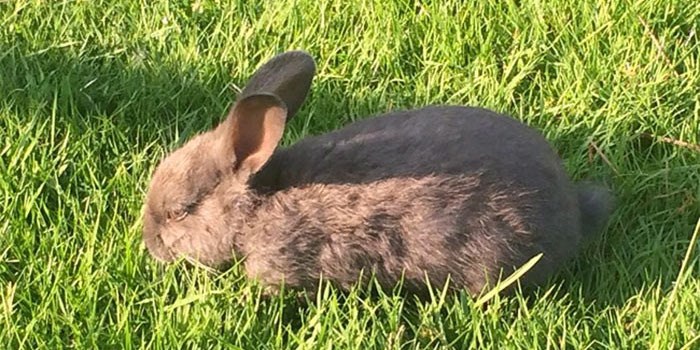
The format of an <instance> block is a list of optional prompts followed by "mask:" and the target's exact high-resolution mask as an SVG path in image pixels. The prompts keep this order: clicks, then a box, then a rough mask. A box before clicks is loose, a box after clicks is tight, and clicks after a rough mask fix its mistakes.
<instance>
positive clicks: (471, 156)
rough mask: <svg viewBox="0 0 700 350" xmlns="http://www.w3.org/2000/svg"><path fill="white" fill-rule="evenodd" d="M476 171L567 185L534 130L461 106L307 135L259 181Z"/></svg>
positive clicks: (427, 109)
mask: <svg viewBox="0 0 700 350" xmlns="http://www.w3.org/2000/svg"><path fill="white" fill-rule="evenodd" d="M477 169H488V170H489V171H490V176H492V177H503V180H508V179H517V180H520V181H526V182H532V186H535V187H543V186H546V185H547V184H552V183H555V186H558V185H560V182H567V176H566V173H565V172H564V170H563V169H562V168H561V165H560V162H559V158H558V157H557V155H556V154H555V152H554V151H553V149H552V148H551V147H550V145H549V144H548V143H547V141H546V140H545V139H544V138H543V137H542V136H541V135H540V134H539V133H538V132H537V131H536V130H534V129H532V128H530V127H529V126H527V125H525V124H523V123H521V122H519V121H517V120H515V119H513V118H511V117H508V116H504V115H502V114H499V113H496V112H493V111H490V110H487V109H483V108H477V107H461V106H431V107H425V108H421V109H416V110H407V111H398V112H391V113H387V114H384V115H380V116H376V117H371V118H367V119H363V120H360V121H357V122H354V123H351V124H349V125H347V126H345V127H343V128H341V129H338V130H335V131H332V132H329V133H326V134H322V135H318V136H311V137H307V138H305V139H302V140H301V141H299V142H297V143H296V144H294V145H292V146H290V147H288V148H285V149H281V150H279V151H278V152H276V154H275V155H273V157H272V158H271V159H270V161H269V162H268V164H267V165H266V167H265V168H264V169H263V171H262V172H261V174H260V176H259V178H260V179H263V180H261V181H262V182H267V183H274V185H275V186H277V188H278V189H280V188H286V187H290V186H298V185H300V184H309V183H367V182H372V181H377V180H382V179H388V178H392V177H397V176H410V177H420V176H426V175H430V174H443V175H447V174H449V175H459V174H463V173H465V172H466V171H475V170H477Z"/></svg>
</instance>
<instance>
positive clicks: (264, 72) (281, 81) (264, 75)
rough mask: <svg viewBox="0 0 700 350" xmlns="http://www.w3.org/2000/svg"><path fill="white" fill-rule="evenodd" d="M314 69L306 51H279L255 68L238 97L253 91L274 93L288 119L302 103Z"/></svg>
mask: <svg viewBox="0 0 700 350" xmlns="http://www.w3.org/2000/svg"><path fill="white" fill-rule="evenodd" d="M315 73H316V63H315V62H314V59H313V58H312V57H311V55H309V54H308V53H306V52H304V51H287V52H283V53H281V54H278V55H277V56H275V57H273V58H271V59H270V60H269V61H267V62H266V63H265V64H263V65H262V66H260V68H258V70H257V71H255V73H254V74H253V76H252V77H250V79H249V80H248V83H247V84H246V86H245V88H244V89H243V91H241V94H240V96H239V100H240V99H244V98H246V97H248V96H250V95H255V94H264V93H267V94H274V95H276V96H278V97H279V98H280V99H281V100H282V101H283V102H284V103H285V105H286V106H287V121H289V120H290V119H292V117H294V114H295V113H296V112H297V111H298V110H299V108H300V107H301V105H302V104H303V103H304V100H305V99H306V95H307V94H308V92H309V89H310V87H311V81H312V80H313V77H314V74H315Z"/></svg>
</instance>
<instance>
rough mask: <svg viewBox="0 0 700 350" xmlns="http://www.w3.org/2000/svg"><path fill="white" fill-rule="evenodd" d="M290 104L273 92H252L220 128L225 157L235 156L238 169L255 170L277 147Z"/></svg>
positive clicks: (263, 163) (250, 172)
mask: <svg viewBox="0 0 700 350" xmlns="http://www.w3.org/2000/svg"><path fill="white" fill-rule="evenodd" d="M286 118H287V107H286V105H285V104H284V102H282V101H281V100H280V99H279V98H278V97H277V96H275V95H273V94H255V95H249V96H247V97H245V98H243V99H241V100H239V101H238V102H236V104H235V105H234V106H233V108H232V109H231V112H230V113H229V116H228V118H227V119H226V120H225V121H224V122H223V123H222V124H221V125H220V126H219V127H218V128H217V131H216V132H217V134H218V135H217V136H218V138H219V140H220V146H221V148H220V152H221V153H220V154H221V155H222V156H223V158H222V159H224V160H227V159H228V160H230V159H231V155H232V154H233V156H234V157H235V163H234V164H235V169H236V170H237V171H238V172H240V173H245V174H252V173H255V172H257V171H258V170H260V168H262V166H263V165H265V163H266V162H267V161H268V159H269V158H270V156H272V153H273V152H274V151H275V148H276V147H277V144H278V143H279V141H280V139H281V138H282V133H283V132H284V125H285V120H286Z"/></svg>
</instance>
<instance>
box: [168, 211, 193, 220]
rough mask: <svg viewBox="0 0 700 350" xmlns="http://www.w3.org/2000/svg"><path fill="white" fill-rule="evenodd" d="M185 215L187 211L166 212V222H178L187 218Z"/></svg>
mask: <svg viewBox="0 0 700 350" xmlns="http://www.w3.org/2000/svg"><path fill="white" fill-rule="evenodd" d="M187 214H188V213H187V211H186V210H182V209H176V210H171V211H168V213H167V217H168V221H180V220H182V219H184V218H185V217H186V216H187Z"/></svg>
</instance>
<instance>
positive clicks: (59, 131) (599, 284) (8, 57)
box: [0, 0, 700, 349]
mask: <svg viewBox="0 0 700 350" xmlns="http://www.w3.org/2000/svg"><path fill="white" fill-rule="evenodd" d="M144 3H145V2H144ZM699 30H700V2H698V1H694V0H680V1H675V0H671V1H662V0H645V1H638V2H634V1H612V2H607V1H605V2H604V1H579V2H576V1H563V0H556V1H551V2H549V3H544V2H541V1H538V0H522V1H509V0H506V1H490V2H486V1H463V2H458V1H455V0H448V1H434V2H431V1H425V2H424V3H421V2H420V1H415V2H413V1H410V2H409V1H405V0H397V1H388V0H373V1H370V0H367V1H356V2H353V1H336V2H332V3H326V4H318V2H317V1H306V0H275V1H262V0H261V1H257V0H256V1H238V2H236V1H206V0H202V1H184V0H180V1H173V2H170V3H166V2H154V4H153V5H148V6H143V5H141V4H139V3H137V2H135V1H134V2H132V1H127V0H118V1H111V2H108V1H79V0H74V1H69V0H64V1H25V0H11V1H3V2H0V344H2V345H0V346H1V347H5V348H8V349H20V348H21V349H56V348H64V347H65V348H78V349H87V348H126V349H131V348H154V349H172V348H232V349H237V348H242V349H259V348H267V349H285V348H286V349H298V348H303V349H316V348H324V349H328V348H331V347H333V348H338V349H367V348H379V349H394V348H415V349H417V348H421V349H438V348H456V349H467V348H494V349H501V348H527V349H530V348H533V349H535V348H542V349H544V348H551V349H563V348H567V349H584V348H590V349H603V348H606V349H607V348H614V349H647V348H655V349H680V348H685V349H692V348H696V349H697V348H700V277H699V276H700V249H698V245H700V243H698V242H697V241H693V240H691V238H692V234H693V232H694V230H695V225H696V222H697V221H698V218H700V152H698V151H697V150H694V149H693V148H692V147H690V146H688V145H682V144H677V143H676V144H674V143H670V142H667V141H669V140H678V141H683V142H686V143H688V144H690V145H692V144H698V143H700V95H699V91H700V32H698V31H699ZM298 48H301V49H305V50H308V51H309V52H311V53H312V54H313V55H314V57H316V59H317V62H318V76H317V78H316V80H315V81H314V85H313V90H312V92H311V95H310V97H309V99H308V100H307V102H306V103H305V105H304V107H303V109H302V110H301V111H300V113H299V114H298V116H297V118H296V119H295V120H294V122H293V123H292V125H291V126H290V129H289V131H288V133H287V135H286V136H285V139H284V143H285V144H290V143H292V142H294V141H295V140H298V139H299V138H301V137H303V136H304V135H308V134H316V133H321V132H324V131H327V130H331V129H333V128H336V127H338V126H340V125H343V124H345V123H347V122H349V121H351V120H355V119H358V118H362V117H364V116H367V115H369V114H372V113H379V112H383V111H387V110H390V109H396V108H407V107H413V106H422V105H425V104H437V103H454V104H472V105H480V106H485V107H489V108H492V109H495V110H498V111H502V112H506V113H510V114H512V115H514V116H515V117H517V118H519V119H521V120H523V121H525V122H527V123H529V124H531V125H533V126H534V127H536V128H538V129H540V130H542V132H543V133H544V135H546V137H547V138H548V139H549V140H551V142H552V144H553V145H554V146H555V147H556V148H557V150H558V151H559V152H560V153H561V155H562V157H563V158H564V160H565V164H566V166H567V168H568V169H569V170H570V171H571V173H572V175H573V176H574V177H575V178H577V179H579V178H593V179H600V180H604V181H607V182H609V183H610V184H611V186H612V187H613V188H614V190H615V193H616V195H617V196H618V205H619V207H618V208H619V209H618V211H617V212H616V214H615V216H614V217H613V219H612V222H611V225H610V227H609V229H608V230H607V231H606V232H605V233H604V235H603V236H602V237H601V238H600V239H599V240H598V241H596V242H594V243H593V244H592V245H591V246H590V247H589V248H588V249H587V250H586V251H585V252H584V254H583V255H582V256H581V257H580V258H579V259H577V260H576V261H574V262H572V263H571V264H570V265H567V266H566V267H565V269H564V270H563V271H562V272H561V273H560V274H559V275H557V276H556V278H554V279H553V281H552V282H551V284H549V285H548V286H546V287H545V288H543V289H542V290H541V291H540V292H539V293H538V294H537V295H536V296H535V297H533V298H530V299H529V300H528V299H526V298H523V297H521V296H516V297H511V298H497V299H495V300H492V302H491V303H490V304H489V306H488V307H478V306H477V305H475V303H474V302H473V301H472V300H470V299H468V298H466V297H464V296H459V297H457V298H450V297H447V298H443V297H441V296H439V295H438V296H436V297H435V298H434V300H432V301H427V302H418V303H416V302H413V301H411V300H409V299H404V298H401V297H399V296H396V295H385V296H383V297H378V298H368V297H365V296H363V295H364V294H363V293H360V291H355V292H353V293H351V294H350V295H348V296H340V295H338V293H337V292H336V291H334V290H332V289H327V288H326V289H325V290H324V293H321V294H319V298H318V300H315V301H312V302H311V303H310V305H308V306H301V305H298V304H296V303H294V302H292V299H291V298H289V296H288V295H287V296H285V297H279V298H274V299H272V300H263V299H261V298H260V297H259V292H260V288H259V287H258V286H256V285H254V284H252V283H250V282H247V281H245V280H244V279H243V278H242V276H241V274H240V273H239V272H238V271H237V270H236V269H234V270H231V271H229V272H227V273H225V274H221V275H214V274H208V273H206V272H204V271H202V270H196V269H187V268H185V267H184V266H181V265H174V266H169V267H166V268H161V267H159V265H158V264H156V263H155V262H153V260H152V259H151V258H150V257H149V256H148V254H147V253H146V252H145V250H144V248H143V245H142V243H141V241H140V238H141V237H140V234H141V233H140V228H141V223H140V218H139V217H140V211H141V204H142V200H143V197H144V190H145V188H146V186H147V185H148V180H149V177H150V173H151V171H152V169H153V168H154V166H155V165H156V163H157V162H158V160H159V159H160V158H161V157H162V156H163V154H164V153H165V152H167V151H168V150H169V149H171V148H172V147H174V146H176V145H178V144H179V143H180V142H182V141H183V140H184V139H186V138H187V137H190V136H192V135H193V134H194V133H196V132H199V131H203V130H205V129H206V128H208V127H210V126H212V125H213V124H214V123H216V121H218V120H219V119H220V118H221V117H222V115H223V114H224V113H225V111H226V109H227V107H228V105H229V103H231V102H232V100H233V98H234V96H235V93H236V91H237V89H239V88H240V87H241V86H242V84H244V83H245V81H246V79H247V77H248V76H249V75H250V74H251V73H252V72H253V70H254V69H255V68H256V67H257V66H258V65H259V64H261V63H262V62H263V61H264V60H266V59H268V58H269V57H271V56H272V55H273V54H275V53H277V52H280V51H283V50H287V49H298ZM641 134H645V135H651V136H650V137H642V136H640V135H641ZM662 137H663V138H666V141H664V140H661V139H660V138H662ZM686 254H688V255H686Z"/></svg>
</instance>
